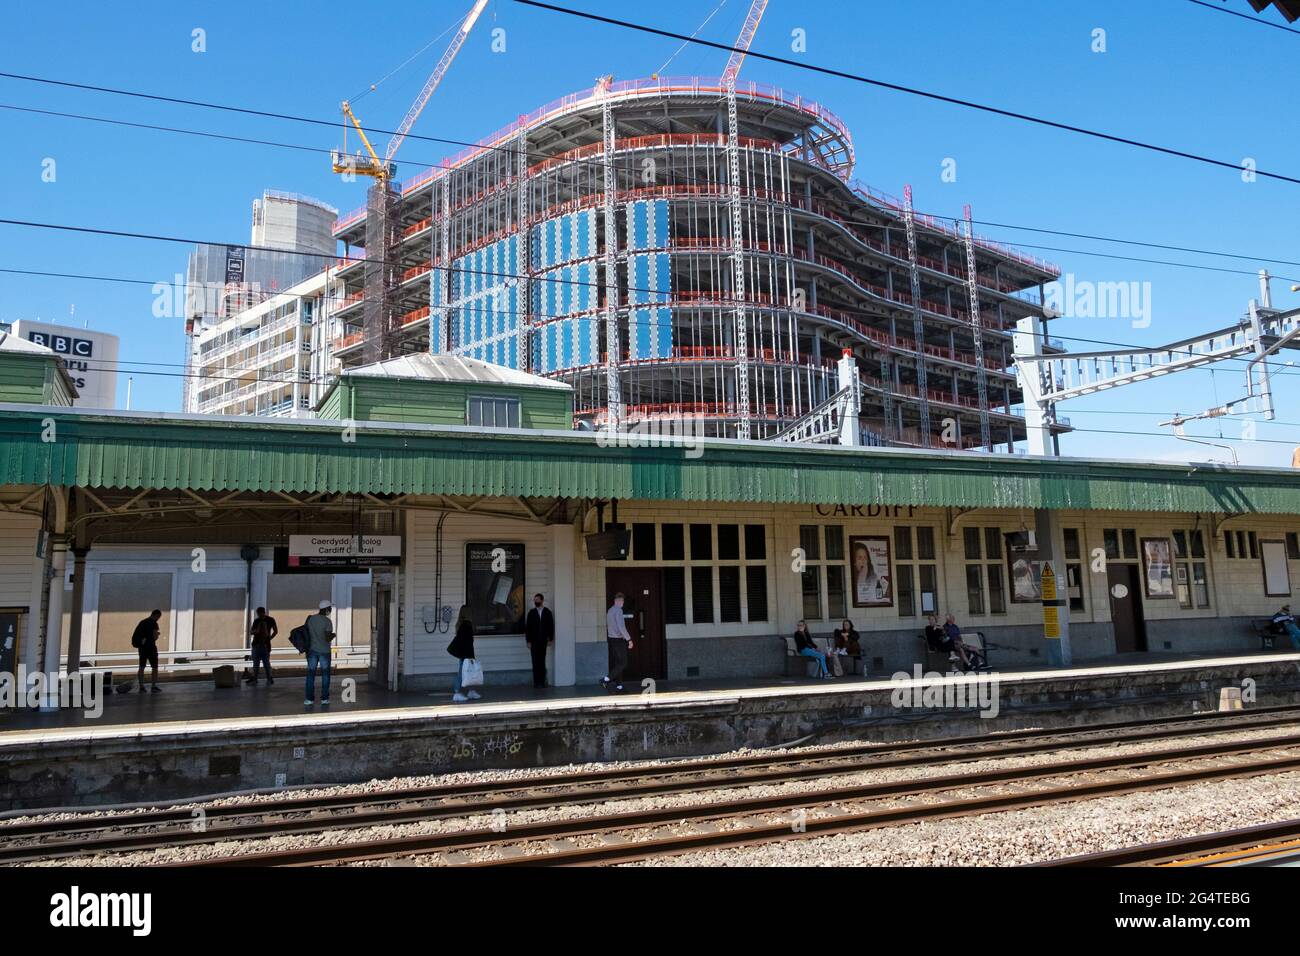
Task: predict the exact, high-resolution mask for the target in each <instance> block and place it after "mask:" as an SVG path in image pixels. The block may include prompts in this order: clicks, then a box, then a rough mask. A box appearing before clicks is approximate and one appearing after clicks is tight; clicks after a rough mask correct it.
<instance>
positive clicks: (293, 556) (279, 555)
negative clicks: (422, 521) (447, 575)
mask: <svg viewBox="0 0 1300 956" xmlns="http://www.w3.org/2000/svg"><path fill="white" fill-rule="evenodd" d="M401 563H402V538H401V536H400V535H395V534H392V535H386V534H367V535H355V534H323V535H321V534H291V535H289V546H288V547H287V548H276V549H275V572H276V573H277V574H283V573H293V572H295V571H303V572H315V573H326V572H331V571H334V572H339V573H347V572H355V571H365V570H367V569H368V568H383V567H396V566H397V565H399V564H401Z"/></svg>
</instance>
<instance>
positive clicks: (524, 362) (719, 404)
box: [333, 78, 1059, 447]
mask: <svg viewBox="0 0 1300 956" xmlns="http://www.w3.org/2000/svg"><path fill="white" fill-rule="evenodd" d="M720 84H721V81H719V80H708V79H672V78H654V79H650V80H637V81H627V82H620V83H602V84H598V85H597V86H596V87H595V88H593V89H592V90H590V91H586V92H583V93H578V94H574V95H571V96H568V97H565V98H563V99H561V100H557V101H555V102H553V103H550V104H547V105H546V106H544V107H542V108H540V109H538V110H536V111H534V112H533V113H531V114H529V115H527V116H523V117H520V118H519V119H518V120H517V121H516V122H515V123H513V124H511V125H510V126H509V127H507V128H505V129H504V130H501V131H499V132H498V133H496V134H493V135H492V136H490V137H487V138H486V139H484V140H483V141H481V142H480V144H478V145H477V146H475V147H472V148H470V149H467V150H465V151H463V152H462V153H461V154H459V155H457V156H453V157H451V158H450V159H449V160H447V161H446V162H445V163H444V164H441V166H440V168H437V169H433V170H430V171H428V172H427V173H424V174H421V175H419V176H417V177H415V178H414V179H412V180H409V181H407V182H405V183H403V184H402V186H401V188H400V190H399V195H398V198H397V220H398V227H397V229H396V232H397V236H398V239H397V247H396V249H397V251H396V253H395V254H392V255H390V256H389V257H388V260H387V261H389V262H391V261H392V260H393V259H396V260H397V262H396V264H395V266H394V268H393V270H392V279H391V283H392V290H391V298H392V301H393V302H394V306H393V310H394V315H393V319H392V321H393V323H394V325H395V326H396V327H397V328H398V329H399V331H400V338H399V339H398V341H399V342H400V348H401V349H402V350H403V351H409V350H422V349H430V350H432V351H435V352H442V351H451V352H456V353H459V354H464V355H468V356H470V357H472V358H477V359H482V360H485V361H489V362H494V363H497V364H501V365H505V366H508V367H511V368H519V369H525V370H528V371H531V372H534V373H537V374H540V375H546V376H550V377H554V378H558V379H561V380H563V381H566V382H568V383H570V384H572V385H573V386H574V389H575V400H576V405H577V417H578V419H579V420H581V421H583V422H585V423H587V424H589V425H591V426H594V427H600V426H602V425H603V424H605V423H606V422H607V421H609V419H610V418H611V416H615V417H617V418H618V420H619V421H620V422H621V423H623V424H624V425H625V426H627V427H636V426H637V425H638V424H641V423H653V424H654V425H655V426H660V427H668V428H671V427H685V428H689V429H691V430H695V431H697V432H699V431H702V432H703V433H704V434H707V435H721V436H736V435H742V436H743V435H745V434H746V433H748V435H749V436H750V437H753V438H770V437H773V436H774V435H776V434H778V433H779V432H780V431H781V430H782V429H783V428H785V427H786V426H788V425H790V424H791V423H792V422H794V421H796V420H798V419H799V418H801V417H803V416H805V415H807V414H809V413H810V412H811V411H813V410H814V409H816V408H817V407H818V406H819V405H821V404H822V403H824V402H826V401H827V399H828V398H830V397H831V396H832V395H834V393H835V392H836V390H837V388H838V387H839V386H838V384H837V379H836V369H835V366H836V363H837V361H838V360H839V358H840V356H841V355H842V354H844V352H845V350H848V352H849V353H851V354H852V356H853V357H854V360H855V364H856V367H857V372H858V376H859V378H860V381H861V384H862V410H861V418H860V428H861V435H862V438H863V441H864V442H865V443H868V444H907V445H934V446H941V445H949V446H954V445H955V446H958V447H977V446H981V445H983V444H984V443H985V441H987V443H988V445H989V446H990V447H994V446H1004V447H1010V445H1011V444H1012V443H1014V442H1015V441H1016V440H1018V439H1021V438H1023V437H1024V424H1023V419H1022V417H1021V416H1020V415H1018V414H1016V407H1015V406H1016V405H1017V404H1018V403H1019V401H1020V392H1019V390H1018V388H1017V387H1016V378H1015V373H1014V369H1013V367H1012V361H1011V332H1012V331H1013V330H1014V329H1015V327H1016V323H1017V322H1019V321H1021V320H1023V319H1026V318H1031V319H1033V321H1035V322H1041V321H1042V320H1041V309H1040V308H1038V306H1039V305H1040V303H1041V285H1042V284H1043V283H1046V282H1049V281H1051V280H1053V279H1055V278H1056V277H1057V275H1058V274H1059V273H1058V272H1057V270H1055V269H1054V268H1053V267H1052V266H1050V265H1049V264H1047V263H1044V262H1041V261H1039V260H1037V259H1034V258H1033V257H1030V256H1026V255H1022V254H1020V253H1018V252H1016V251H1014V250H1012V249H1009V248H1007V247H1004V246H1001V245H999V244H996V243H991V242H987V241H984V240H981V239H979V238H974V239H973V241H972V242H971V243H970V244H969V246H968V243H967V241H966V240H965V237H964V234H963V233H962V232H961V231H959V230H958V229H957V228H956V224H955V223H953V222H952V221H951V220H949V221H948V222H943V221H940V220H936V219H933V218H930V217H927V216H922V215H914V216H913V215H911V213H910V211H905V209H904V204H903V203H902V202H901V201H899V200H896V199H893V198H892V197H890V196H887V195H885V194H882V193H879V192H876V191H874V190H871V189H869V188H867V187H864V186H861V185H859V184H858V183H856V182H855V181H854V179H853V178H852V172H853V167H854V160H855V150H854V144H853V140H852V138H851V136H850V134H849V131H848V130H847V129H846V128H845V126H844V124H843V123H842V122H841V121H840V120H839V119H838V118H837V117H836V116H835V115H834V114H832V113H831V112H830V111H829V110H827V109H825V108H824V107H822V106H821V105H820V104H817V103H814V102H810V101H808V100H805V99H803V98H801V97H799V96H797V95H795V94H792V93H790V92H788V91H784V90H780V89H776V88H773V87H767V86H763V85H761V84H755V83H742V84H740V85H739V86H738V87H737V89H736V95H735V110H736V128H737V130H738V134H739V135H738V136H737V137H736V138H735V140H734V141H733V140H732V138H731V137H730V136H729V135H728V130H729V129H730V128H731V123H730V119H729V116H728V106H729V103H728V98H727V95H726V92H725V90H724V89H723V88H722V86H721V85H720ZM733 168H734V169H735V170H736V171H737V174H738V175H737V176H736V177H735V182H734V184H733V181H732V175H731V171H732V169H733ZM733 186H734V188H733ZM365 217H366V211H365V210H364V209H363V210H359V211H357V212H355V213H351V214H347V215H345V216H343V217H342V218H341V219H340V220H339V223H338V225H337V226H336V229H335V235H336V236H337V237H338V238H340V239H342V240H343V241H344V242H345V243H346V244H347V247H348V254H349V256H354V258H345V259H344V260H343V262H342V263H341V264H340V269H339V272H338V274H339V277H340V278H341V279H342V280H343V282H344V293H343V296H342V299H341V300H340V305H339V307H338V309H337V310H336V311H335V313H334V316H333V344H334V348H335V350H336V355H337V358H338V359H339V360H340V361H341V362H342V363H343V364H344V365H350V364H355V363H359V362H361V361H363V356H366V358H367V359H368V358H370V357H373V353H367V350H366V349H365V347H364V346H365V344H366V341H367V339H368V338H369V337H370V333H369V332H368V330H367V329H366V328H364V327H363V322H362V312H363V309H362V305H363V302H362V300H363V298H364V288H363V287H364V282H363V278H364V276H363V273H364V263H362V262H360V261H358V260H359V259H360V258H365V255H364V242H365V234H366V223H365ZM909 217H910V218H911V220H912V226H913V228H912V230H911V233H912V242H911V243H909V241H908V232H909V230H908V228H907V219H908V218H909ZM736 235H739V236H740V242H739V248H738V249H737V244H736V243H735V241H734V238H733V237H734V236H736ZM972 255H973V258H974V261H975V264H976V274H977V276H978V281H977V288H978V303H979V309H978V321H975V320H974V319H973V316H972V309H971V301H970V292H971V289H970V284H969V283H968V282H967V278H966V277H967V263H968V261H969V260H970V257H971V256H972ZM371 258H374V257H371ZM914 285H915V287H916V288H917V290H918V291H919V295H914V294H913V287H914ZM741 329H743V335H742V334H741V332H740V330H741ZM615 336H616V337H617V344H616V346H615V347H614V348H613V352H614V355H613V356H611V354H610V352H611V342H612V341H613V340H614V337H615ZM742 341H743V343H744V348H743V349H742V347H741V342H742ZM611 380H613V387H611Z"/></svg>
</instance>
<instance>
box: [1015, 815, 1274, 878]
mask: <svg viewBox="0 0 1300 956" xmlns="http://www.w3.org/2000/svg"><path fill="white" fill-rule="evenodd" d="M1297 863H1300V820H1283V821H1281V822H1279V823H1262V824H1259V825H1258V826H1253V827H1241V828H1239V829H1235V830H1222V831H1219V832H1217V833H1202V834H1197V835H1195V836H1188V837H1179V838H1177V839H1174V840H1162V841H1160V842H1158V843H1145V844H1141V845H1139V846H1132V847H1124V848H1122V849H1118V850H1103V851H1101V852H1099V853H1086V854H1082V855H1079V856H1071V857H1065V858H1063V859H1060V860H1049V861H1047V862H1045V863H1038V864H1035V865H1036V866H1173V867H1186V866H1279V865H1282V864H1288V865H1296V864H1297Z"/></svg>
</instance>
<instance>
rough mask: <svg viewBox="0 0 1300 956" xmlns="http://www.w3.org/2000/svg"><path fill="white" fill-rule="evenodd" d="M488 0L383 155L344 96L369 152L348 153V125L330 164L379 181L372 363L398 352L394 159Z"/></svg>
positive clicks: (368, 265) (366, 307) (367, 306)
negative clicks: (341, 144) (377, 150)
mask: <svg viewBox="0 0 1300 956" xmlns="http://www.w3.org/2000/svg"><path fill="white" fill-rule="evenodd" d="M487 3H488V0H475V3H474V5H473V6H472V7H471V8H470V11H469V13H467V14H466V15H465V19H464V20H462V21H461V24H460V27H459V28H458V29H457V30H456V34H455V36H453V37H452V39H451V43H450V44H448V46H447V49H446V51H445V52H444V53H443V54H442V57H441V58H440V59H439V60H438V63H437V65H436V66H435V67H434V68H433V72H432V73H430V74H429V78H428V79H427V80H426V81H425V83H424V87H423V89H421V90H420V93H419V95H418V96H417V97H416V98H415V102H413V103H412V104H411V107H410V109H408V110H407V111H406V115H405V116H404V117H402V122H401V123H400V124H398V127H397V130H396V131H395V132H394V133H393V136H392V139H390V140H389V141H388V146H387V147H386V148H385V149H384V156H383V158H382V159H381V158H380V157H379V154H378V153H377V152H376V151H375V148H374V146H373V145H372V144H371V142H370V138H369V137H368V136H367V135H366V131H365V128H364V127H363V126H362V125H361V123H360V121H359V120H358V119H357V117H356V114H355V113H353V111H352V105H351V104H350V103H349V102H348V101H347V100H344V101H343V103H342V110H343V115H344V117H346V118H347V121H348V122H349V123H351V124H352V126H353V127H354V128H355V129H356V131H357V136H358V137H360V139H361V145H362V147H363V148H364V153H363V152H362V151H361V150H358V151H357V152H356V153H355V154H351V155H350V154H349V153H348V152H347V126H346V125H345V126H344V127H343V136H344V146H343V148H342V149H341V150H333V151H332V152H331V154H330V162H331V168H332V169H333V170H334V172H336V173H342V174H344V175H357V176H369V177H370V178H372V179H373V180H374V181H375V182H374V184H373V185H372V186H371V187H370V190H369V192H368V193H367V196H366V260H365V278H364V283H365V285H364V289H365V294H364V302H363V305H362V326H363V329H364V336H365V343H366V346H365V355H366V361H367V362H377V361H382V360H383V359H386V358H391V357H392V356H393V355H395V354H396V353H397V347H398V341H397V339H398V335H397V333H398V325H397V313H396V308H395V302H394V299H395V295H394V293H395V290H396V286H397V263H396V262H394V261H393V255H392V254H393V251H394V248H395V246H396V244H397V232H398V228H399V223H398V205H399V202H400V197H399V196H398V193H397V190H396V189H395V188H394V186H393V177H394V173H395V170H396V164H395V163H394V162H393V157H394V156H395V155H396V154H397V150H398V149H399V148H400V147H401V145H402V141H403V140H405V139H406V135H407V134H408V133H409V132H410V131H411V127H412V126H414V125H415V121H416V119H417V118H418V117H419V115H420V113H421V112H422V111H423V110H424V107H425V106H426V105H427V104H428V102H429V98H430V97H431V96H433V92H434V90H436V89H437V88H438V84H440V83H441V82H442V78H443V77H444V76H445V75H446V74H447V70H448V69H449V68H450V67H451V64H452V61H453V60H455V59H456V54H457V53H459V52H460V48H461V47H462V46H463V45H464V43H465V40H466V38H467V37H468V36H469V34H470V31H471V30H473V29H474V24H475V23H476V22H477V21H478V18H479V16H480V14H482V13H483V9H484V7H486V6H487Z"/></svg>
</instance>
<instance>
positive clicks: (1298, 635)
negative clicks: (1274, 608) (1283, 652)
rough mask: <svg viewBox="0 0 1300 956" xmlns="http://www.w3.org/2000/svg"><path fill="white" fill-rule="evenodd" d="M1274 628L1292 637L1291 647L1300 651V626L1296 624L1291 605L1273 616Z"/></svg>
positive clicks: (1285, 606)
mask: <svg viewBox="0 0 1300 956" xmlns="http://www.w3.org/2000/svg"><path fill="white" fill-rule="evenodd" d="M1273 626H1274V627H1275V628H1277V629H1278V630H1279V631H1281V632H1282V633H1284V634H1286V635H1287V636H1288V637H1290V638H1291V646H1292V647H1294V648H1295V649H1296V650H1297V651H1300V625H1297V624H1296V622H1295V618H1294V617H1293V616H1292V614H1291V605H1289V604H1287V605H1284V606H1283V607H1282V610H1280V611H1278V612H1277V613H1276V614H1274V615H1273Z"/></svg>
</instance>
